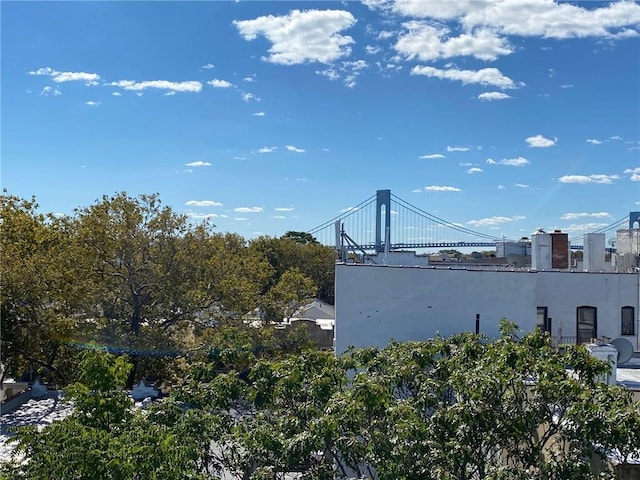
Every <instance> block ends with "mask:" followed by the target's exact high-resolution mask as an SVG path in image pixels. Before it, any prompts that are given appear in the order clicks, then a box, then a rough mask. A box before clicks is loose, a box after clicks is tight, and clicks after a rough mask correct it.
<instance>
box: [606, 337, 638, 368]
mask: <svg viewBox="0 0 640 480" xmlns="http://www.w3.org/2000/svg"><path fill="white" fill-rule="evenodd" d="M611 345H613V346H614V347H616V350H618V363H626V362H628V361H629V359H630V358H631V356H632V355H633V344H632V343H631V342H630V341H629V340H627V339H626V338H623V337H618V338H616V339H614V340H611Z"/></svg>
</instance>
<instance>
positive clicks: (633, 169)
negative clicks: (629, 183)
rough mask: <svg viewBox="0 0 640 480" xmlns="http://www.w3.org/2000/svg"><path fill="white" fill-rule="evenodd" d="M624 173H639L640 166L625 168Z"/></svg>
mask: <svg viewBox="0 0 640 480" xmlns="http://www.w3.org/2000/svg"><path fill="white" fill-rule="evenodd" d="M624 173H640V167H636V168H627V169H625V171H624Z"/></svg>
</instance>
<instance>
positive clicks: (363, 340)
mask: <svg viewBox="0 0 640 480" xmlns="http://www.w3.org/2000/svg"><path fill="white" fill-rule="evenodd" d="M639 279H640V275H638V274H607V273H603V274H601V273H570V272H539V271H538V272H527V271H505V270H501V271H487V270H482V271H479V270H478V271H476V270H456V269H451V270H449V269H441V268H416V267H393V266H386V267H385V266H372V265H362V264H355V265H353V264H352V265H344V264H338V265H336V305H335V306H336V329H335V335H336V339H335V340H336V342H335V344H336V352H337V353H342V352H343V351H344V350H345V349H346V348H348V347H349V346H355V347H367V346H374V345H375V346H384V345H386V344H387V343H388V342H389V340H391V339H396V340H399V341H403V340H425V339H428V338H431V337H433V336H435V335H437V334H438V333H440V334H441V335H443V336H448V335H451V334H454V333H459V332H464V331H474V329H475V315H476V314H477V313H478V314H480V331H481V333H484V334H486V335H488V336H490V337H492V336H496V335H497V334H498V322H499V320H500V318H503V317H504V318H508V319H509V320H511V321H513V322H515V323H517V324H518V325H519V327H520V328H522V329H523V330H532V329H533V328H535V325H536V308H537V307H538V306H546V307H547V308H548V315H549V316H550V317H552V318H553V332H552V333H553V335H556V334H557V329H558V326H559V325H560V321H562V329H563V335H564V336H574V335H575V334H576V308H577V307H578V306H594V307H597V308H598V332H597V333H598V336H603V335H604V336H608V337H612V338H615V337H618V336H620V315H621V314H620V309H621V307H622V306H627V305H628V306H632V307H634V309H635V316H636V336H632V337H626V338H628V339H629V340H630V341H631V342H632V343H633V345H634V347H635V348H636V350H640V349H639V348H638V337H637V333H638V325H637V323H638V322H637V318H638V310H639V309H638V296H639V294H640V286H639Z"/></svg>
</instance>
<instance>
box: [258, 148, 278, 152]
mask: <svg viewBox="0 0 640 480" xmlns="http://www.w3.org/2000/svg"><path fill="white" fill-rule="evenodd" d="M277 149H278V147H262V148H261V149H259V150H258V153H272V152H275V151H276V150H277Z"/></svg>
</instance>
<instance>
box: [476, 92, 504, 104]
mask: <svg viewBox="0 0 640 480" xmlns="http://www.w3.org/2000/svg"><path fill="white" fill-rule="evenodd" d="M507 98H513V97H512V96H511V95H507V94H506V93H503V92H484V93H481V94H480V95H478V100H482V101H483V102H493V101H496V100H506V99H507Z"/></svg>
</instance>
